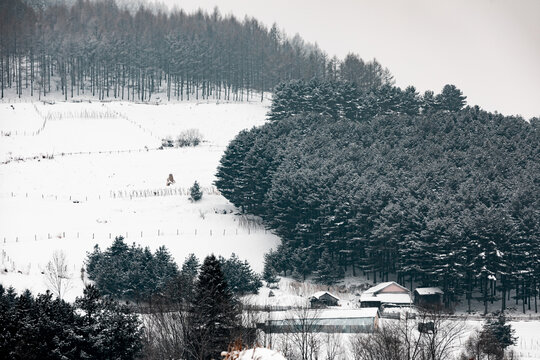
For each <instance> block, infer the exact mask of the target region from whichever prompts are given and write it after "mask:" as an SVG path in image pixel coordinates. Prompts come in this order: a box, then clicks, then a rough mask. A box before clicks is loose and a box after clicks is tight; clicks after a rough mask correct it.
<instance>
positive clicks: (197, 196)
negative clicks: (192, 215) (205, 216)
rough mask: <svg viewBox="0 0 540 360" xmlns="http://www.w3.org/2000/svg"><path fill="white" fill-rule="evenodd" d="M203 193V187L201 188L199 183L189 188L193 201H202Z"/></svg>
mask: <svg viewBox="0 0 540 360" xmlns="http://www.w3.org/2000/svg"><path fill="white" fill-rule="evenodd" d="M202 196H203V193H202V191H201V187H200V186H199V183H198V182H197V181H195V182H194V183H193V186H192V187H190V188H189V198H190V199H191V201H199V200H201V199H202Z"/></svg>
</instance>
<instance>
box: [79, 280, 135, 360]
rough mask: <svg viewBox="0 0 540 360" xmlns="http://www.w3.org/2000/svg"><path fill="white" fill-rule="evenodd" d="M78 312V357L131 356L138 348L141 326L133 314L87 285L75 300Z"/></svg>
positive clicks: (118, 357) (114, 357)
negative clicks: (79, 343) (80, 317)
mask: <svg viewBox="0 0 540 360" xmlns="http://www.w3.org/2000/svg"><path fill="white" fill-rule="evenodd" d="M75 307H76V308H77V309H79V311H81V313H82V319H81V322H80V325H79V329H80V333H79V334H78V335H79V336H80V338H81V342H82V344H81V348H82V352H81V357H82V358H88V359H111V358H112V359H135V358H136V357H137V355H138V354H139V353H140V351H141V349H142V329H141V324H140V321H139V319H138V317H137V315H136V314H132V313H131V312H130V311H129V309H128V308H127V307H126V306H122V305H120V304H118V303H117V302H115V301H114V300H112V299H110V298H102V297H101V295H100V293H99V290H98V289H97V288H96V287H94V286H92V285H89V286H87V287H86V288H85V289H84V291H83V297H82V298H78V299H77V300H76V301H75Z"/></svg>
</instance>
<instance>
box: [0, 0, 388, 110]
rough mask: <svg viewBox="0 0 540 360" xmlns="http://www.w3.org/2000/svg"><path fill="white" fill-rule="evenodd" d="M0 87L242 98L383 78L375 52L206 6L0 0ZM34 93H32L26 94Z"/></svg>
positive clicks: (366, 84) (369, 83) (67, 93)
mask: <svg viewBox="0 0 540 360" xmlns="http://www.w3.org/2000/svg"><path fill="white" fill-rule="evenodd" d="M0 34H1V36H0V80H1V81H0V82H1V84H0V86H1V97H2V98H3V97H4V90H5V89H13V88H14V89H15V93H16V94H17V95H18V96H19V97H21V96H22V95H23V94H29V95H30V96H35V95H37V96H38V97H39V98H40V99H41V98H43V97H46V96H48V95H49V94H50V93H54V92H56V93H58V92H60V93H61V94H62V95H63V97H64V98H65V99H66V100H67V99H68V98H72V97H74V96H78V95H83V94H86V95H91V96H94V97H98V98H99V99H105V98H115V99H127V100H133V101H147V100H150V99H151V98H152V96H153V95H155V94H156V93H158V92H159V93H161V94H162V95H163V94H165V96H166V98H167V99H168V100H171V99H177V100H184V99H186V100H189V99H190V98H195V99H199V98H203V99H207V98H215V99H226V100H244V99H247V98H249V97H252V96H254V94H253V92H257V93H260V96H261V99H262V96H263V93H264V92H265V91H272V89H273V88H274V86H275V85H276V84H278V83H279V82H280V81H282V80H290V79H305V80H308V79H312V78H320V79H337V78H343V79H345V80H349V81H354V82H356V83H357V84H358V86H359V87H360V88H362V89H371V88H376V87H378V86H381V85H383V84H385V83H390V82H392V76H391V74H390V73H389V71H388V70H387V69H385V68H383V67H382V66H381V65H380V64H379V63H378V62H377V61H376V60H372V61H367V62H364V61H363V60H362V59H361V58H359V57H358V56H357V55H354V54H350V55H348V56H347V57H346V59H344V60H343V61H340V60H338V59H337V58H336V57H333V58H330V57H329V56H328V55H327V54H326V53H324V52H323V51H322V50H320V49H319V48H318V47H317V46H316V45H313V44H309V43H306V42H304V40H303V39H302V38H301V37H300V36H298V35H297V36H295V37H293V38H290V37H288V36H287V35H286V34H284V33H283V32H282V31H280V30H279V29H278V27H277V25H276V24H274V25H272V26H271V28H270V29H268V28H267V27H266V26H265V25H264V24H262V23H260V22H259V21H257V20H256V19H254V18H248V17H246V18H245V19H243V20H238V19H236V18H235V17H234V16H232V15H229V16H222V15H221V14H220V13H219V10H218V9H217V8H216V9H215V10H214V11H213V12H212V13H206V12H203V11H198V12H196V13H193V14H187V13H185V12H184V11H182V10H175V11H171V12H164V11H162V10H160V9H152V8H147V7H143V6H140V7H139V8H138V9H128V8H127V7H125V6H124V7H120V6H118V5H117V4H116V3H115V2H114V1H110V0H108V1H107V0H104V1H90V0H77V1H75V2H73V4H71V5H66V4H65V3H59V2H53V1H50V2H48V1H44V2H37V1H25V0H6V1H2V3H1V4H0ZM36 93H37V94H36Z"/></svg>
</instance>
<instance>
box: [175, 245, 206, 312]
mask: <svg viewBox="0 0 540 360" xmlns="http://www.w3.org/2000/svg"><path fill="white" fill-rule="evenodd" d="M200 267H201V264H200V262H199V259H198V258H197V257H196V256H195V254H193V253H192V254H189V255H188V256H187V257H186V259H185V260H184V263H183V264H182V269H181V270H180V275H179V276H178V279H177V281H176V282H175V283H174V284H173V286H174V289H172V290H173V294H172V295H173V297H174V299H172V300H173V302H176V301H180V302H184V301H186V302H192V301H193V297H194V294H195V284H196V283H197V276H198V275H199V269H200Z"/></svg>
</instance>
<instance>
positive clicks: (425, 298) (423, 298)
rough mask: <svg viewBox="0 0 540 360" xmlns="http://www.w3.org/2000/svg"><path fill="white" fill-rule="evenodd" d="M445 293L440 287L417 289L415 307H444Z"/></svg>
mask: <svg viewBox="0 0 540 360" xmlns="http://www.w3.org/2000/svg"><path fill="white" fill-rule="evenodd" d="M443 294H444V292H443V291H442V290H441V289H439V288H438V287H424V288H416V290H414V305H416V306H419V307H425V308H426V307H427V308H439V307H441V306H442V297H443Z"/></svg>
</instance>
